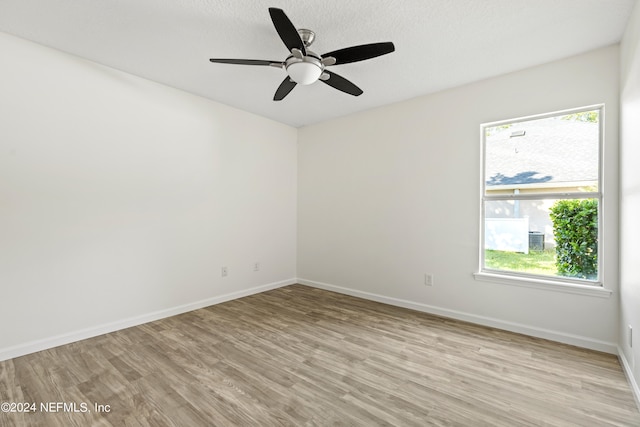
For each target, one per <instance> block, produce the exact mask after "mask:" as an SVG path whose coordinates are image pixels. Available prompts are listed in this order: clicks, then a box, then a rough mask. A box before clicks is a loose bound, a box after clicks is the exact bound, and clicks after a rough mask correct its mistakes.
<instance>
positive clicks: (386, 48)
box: [322, 42, 396, 65]
mask: <svg viewBox="0 0 640 427" xmlns="http://www.w3.org/2000/svg"><path fill="white" fill-rule="evenodd" d="M394 50H396V48H395V46H394V45H393V43H391V42H383V43H371V44H362V45H359V46H351V47H345V48H344V49H338V50H334V51H333V52H329V53H325V54H324V55H322V58H328V57H333V58H336V64H335V65H340V64H348V63H350V62H357V61H364V60H365V59H371V58H375V57H376V56H381V55H386V54H387V53H391V52H393V51H394Z"/></svg>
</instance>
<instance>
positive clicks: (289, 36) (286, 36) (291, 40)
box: [269, 7, 307, 55]
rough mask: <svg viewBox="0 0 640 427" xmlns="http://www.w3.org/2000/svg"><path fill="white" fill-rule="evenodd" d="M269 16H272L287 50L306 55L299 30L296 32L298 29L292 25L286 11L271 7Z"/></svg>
mask: <svg viewBox="0 0 640 427" xmlns="http://www.w3.org/2000/svg"><path fill="white" fill-rule="evenodd" d="M269 15H271V21H273V26H274V27H276V31H277V32H278V35H279V36H280V38H281V39H282V41H283V42H284V45H285V46H286V47H287V49H289V52H291V50H292V49H300V51H301V52H302V54H303V55H306V54H307V50H306V49H305V47H304V43H303V42H302V39H301V38H300V34H298V30H296V27H295V26H294V25H293V24H292V23H291V21H290V20H289V18H288V17H287V15H286V14H285V13H284V11H283V10H282V9H278V8H276V7H270V8H269Z"/></svg>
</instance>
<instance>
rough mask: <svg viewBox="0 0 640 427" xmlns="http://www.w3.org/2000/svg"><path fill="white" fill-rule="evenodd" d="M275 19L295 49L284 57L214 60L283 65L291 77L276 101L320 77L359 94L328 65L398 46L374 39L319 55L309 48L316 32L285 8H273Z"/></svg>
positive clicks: (380, 53) (344, 90)
mask: <svg viewBox="0 0 640 427" xmlns="http://www.w3.org/2000/svg"><path fill="white" fill-rule="evenodd" d="M269 14H270V15H271V21H272V22H273V26H274V27H275V28H276V31H277V32H278V35H279V36H280V38H281V39H282V41H283V42H284V44H285V46H286V47H287V49H288V50H289V52H290V53H291V54H290V55H289V56H288V57H287V59H285V60H284V61H268V60H260V59H221V58H211V59H210V61H211V62H218V63H222V64H237V65H263V66H272V67H277V68H282V69H283V70H285V71H286V72H287V77H285V79H284V80H283V81H282V83H281V84H280V86H279V87H278V90H276V93H275V95H274V96H273V100H274V101H281V100H282V99H284V97H285V96H287V95H288V94H289V92H291V91H292V90H293V88H294V87H296V85H297V84H301V85H309V84H312V83H315V82H316V81H318V80H320V81H322V82H323V83H326V84H328V85H329V86H331V87H334V88H336V89H338V90H340V91H342V92H345V93H348V94H350V95H354V96H359V95H361V94H362V89H360V88H359V87H358V86H356V85H354V84H353V83H351V82H350V81H349V80H347V79H345V78H344V77H342V76H340V75H338V74H336V73H333V72H331V71H329V70H327V69H326V67H328V66H331V65H341V64H348V63H350V62H357V61H364V60H365V59H371V58H375V57H377V56H381V55H386V54H387V53H391V52H393V51H394V50H395V47H394V46H393V43H391V42H384V43H371V44H363V45H358V46H351V47H347V48H344V49H338V50H334V51H332V52H329V53H325V54H324V55H318V54H316V53H315V52H312V51H310V50H309V49H308V47H309V46H311V44H312V43H313V41H314V39H315V37H316V34H315V33H314V32H313V31H311V30H307V29H304V28H301V29H296V27H294V25H293V24H292V23H291V21H290V20H289V18H288V17H287V15H286V14H285V13H284V11H283V10H282V9H278V8H275V7H270V8H269Z"/></svg>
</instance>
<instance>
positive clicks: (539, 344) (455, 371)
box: [0, 285, 640, 427]
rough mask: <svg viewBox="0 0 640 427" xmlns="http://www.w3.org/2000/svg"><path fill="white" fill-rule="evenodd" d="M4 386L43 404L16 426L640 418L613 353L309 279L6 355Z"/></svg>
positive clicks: (13, 416)
mask: <svg viewBox="0 0 640 427" xmlns="http://www.w3.org/2000/svg"><path fill="white" fill-rule="evenodd" d="M0 401H1V402H28V403H31V402H34V403H36V404H37V405H38V408H37V411H36V412H35V413H26V414H25V413H0V425H1V426H31V425H33V426H47V427H49V426H73V425H76V426H90V425H95V426H165V425H168V426H282V425H287V426H289V425H290V426H305V425H310V426H311V425H320V426H328V425H345V426H347V425H349V426H351V425H353V426H378V425H393V426H427V425H437V426H474V427H475V426H508V427H518V426H543V425H544V426H585V427H587V426H588V427H591V426H640V413H639V412H638V410H637V408H636V406H635V403H634V400H633V397H632V394H631V391H630V388H629V385H628V383H627V382H626V379H625V377H624V374H623V372H622V370H621V368H620V365H619V363H618V360H617V358H616V357H615V356H613V355H609V354H604V353H599V352H594V351H589V350H585V349H580V348H576V347H571V346H568V345H563V344H558V343H553V342H550V341H545V340H541V339H536V338H531V337H526V336H522V335H518V334H513V333H509V332H504V331H499V330H496V329H491V328H486V327H481V326H476V325H472V324H468V323H464V322H459V321H454V320H450V319H445V318H441V317H436V316H431V315H428V314H424V313H420V312H416V311H411V310H407V309H403V308H398V307H392V306H388V305H384V304H378V303H375V302H371V301H365V300H361V299H358V298H353V297H349V296H345V295H340V294H335V293H331V292H327V291H323V290H319V289H313V288H308V287H305V286H301V285H293V286H288V287H285V288H281V289H277V290H273V291H270V292H265V293H262V294H258V295H253V296H250V297H246V298H242V299H239V300H235V301H231V302H227V303H224V304H219V305H216V306H212V307H208V308H205V309H201V310H197V311H193V312H190V313H186V314H183V315H180V316H175V317H172V318H168V319H164V320H160V321H156V322H152V323H148V324H145V325H141V326H137V327H134V328H129V329H126V330H122V331H118V332H114V333H111V334H106V335H103V336H99V337H96V338H92V339H88V340H84V341H81V342H77V343H73V344H69V345H65V346H62V347H58V348H54V349H50V350H46V351H41V352H39V353H35V354H31V355H27V356H23V357H18V358H15V359H12V360H8V361H5V362H0ZM46 402H66V403H68V404H69V403H70V404H75V405H76V408H75V409H76V410H77V411H79V412H69V411H65V408H64V407H62V408H59V409H60V410H61V412H57V413H52V412H49V413H45V412H43V411H42V410H41V408H40V406H39V405H40V404H41V403H46ZM82 404H86V405H87V409H88V411H87V412H82V410H83V407H82ZM94 404H102V405H109V407H110V412H103V413H97V412H96V411H95V407H94ZM105 408H106V407H105ZM66 409H67V410H68V409H73V407H71V408H66Z"/></svg>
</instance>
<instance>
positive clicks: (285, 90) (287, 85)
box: [273, 76, 297, 101]
mask: <svg viewBox="0 0 640 427" xmlns="http://www.w3.org/2000/svg"><path fill="white" fill-rule="evenodd" d="M296 85H297V83H296V82H294V81H293V80H291V79H290V78H289V76H287V77H285V78H284V80H283V81H282V83H280V86H278V90H276V94H275V95H273V100H274V101H282V100H283V99H284V97H285V96H287V95H289V92H291V91H292V90H293V88H294V87H296Z"/></svg>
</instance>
